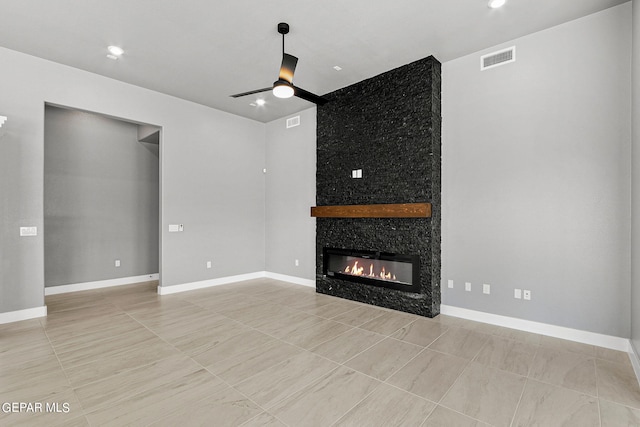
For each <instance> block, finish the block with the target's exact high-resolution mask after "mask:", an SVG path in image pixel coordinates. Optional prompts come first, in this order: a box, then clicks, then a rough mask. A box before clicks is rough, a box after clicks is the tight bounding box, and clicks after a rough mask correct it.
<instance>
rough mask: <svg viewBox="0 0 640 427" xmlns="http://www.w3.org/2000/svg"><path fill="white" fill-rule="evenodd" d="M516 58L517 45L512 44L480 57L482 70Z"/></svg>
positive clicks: (513, 60)
mask: <svg viewBox="0 0 640 427" xmlns="http://www.w3.org/2000/svg"><path fill="white" fill-rule="evenodd" d="M515 60H516V47H515V46H511V47H509V48H507V49H502V50H499V51H497V52H493V53H489V54H487V55H482V56H481V57H480V70H481V71H484V70H487V69H489V68H494V67H497V66H499V65H504V64H508V63H510V62H515Z"/></svg>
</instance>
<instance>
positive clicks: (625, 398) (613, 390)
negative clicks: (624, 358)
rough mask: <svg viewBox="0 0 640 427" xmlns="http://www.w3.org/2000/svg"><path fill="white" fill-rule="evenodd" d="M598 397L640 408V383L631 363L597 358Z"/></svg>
mask: <svg viewBox="0 0 640 427" xmlns="http://www.w3.org/2000/svg"><path fill="white" fill-rule="evenodd" d="M596 375H597V378H598V397H599V398H601V399H604V400H608V401H611V402H615V403H620V404H622V405H625V406H630V407H632V408H635V409H640V385H638V380H637V379H636V376H635V374H634V372H633V367H631V364H626V363H615V362H607V361H605V360H600V359H597V360H596Z"/></svg>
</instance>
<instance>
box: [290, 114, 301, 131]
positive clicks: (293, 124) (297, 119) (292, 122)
mask: <svg viewBox="0 0 640 427" xmlns="http://www.w3.org/2000/svg"><path fill="white" fill-rule="evenodd" d="M296 126H300V116H295V117H291V118H288V119H287V129H289V128H292V127H296Z"/></svg>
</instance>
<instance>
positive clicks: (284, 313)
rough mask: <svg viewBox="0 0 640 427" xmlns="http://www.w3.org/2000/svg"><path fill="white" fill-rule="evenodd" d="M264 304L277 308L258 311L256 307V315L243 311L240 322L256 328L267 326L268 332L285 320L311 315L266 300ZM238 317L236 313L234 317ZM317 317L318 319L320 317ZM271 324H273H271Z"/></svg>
mask: <svg viewBox="0 0 640 427" xmlns="http://www.w3.org/2000/svg"><path fill="white" fill-rule="evenodd" d="M266 304H268V305H269V306H271V307H276V308H277V310H273V309H269V311H268V312H265V313H260V309H257V310H256V313H257V315H256V316H251V315H250V313H248V312H245V313H243V315H244V318H243V319H242V322H243V323H246V324H247V325H248V326H251V327H252V328H256V329H262V327H263V326H264V327H265V328H268V330H269V332H272V331H273V330H277V328H278V325H284V324H286V322H287V320H292V319H304V318H307V317H308V316H311V315H310V314H307V313H304V312H301V311H299V310H294V309H292V308H288V307H283V306H281V305H277V304H274V303H271V302H267V303H266ZM238 317H239V316H238V315H237V316H236V318H238ZM313 317H317V316H313ZM317 318H318V319H320V317H317ZM271 324H273V326H272V325H271Z"/></svg>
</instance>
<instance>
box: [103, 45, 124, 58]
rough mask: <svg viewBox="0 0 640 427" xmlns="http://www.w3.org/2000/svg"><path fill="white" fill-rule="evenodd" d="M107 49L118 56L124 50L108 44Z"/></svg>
mask: <svg viewBox="0 0 640 427" xmlns="http://www.w3.org/2000/svg"><path fill="white" fill-rule="evenodd" d="M107 50H108V51H109V53H110V54H111V55H113V56H120V55H122V54H123V53H124V50H123V49H122V48H121V47H119V46H109V47H108V48H107Z"/></svg>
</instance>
